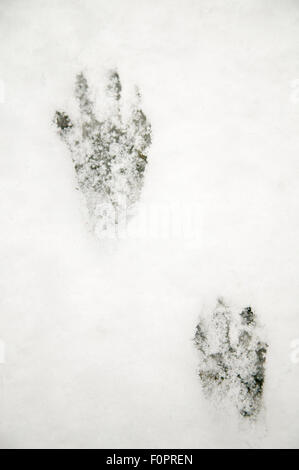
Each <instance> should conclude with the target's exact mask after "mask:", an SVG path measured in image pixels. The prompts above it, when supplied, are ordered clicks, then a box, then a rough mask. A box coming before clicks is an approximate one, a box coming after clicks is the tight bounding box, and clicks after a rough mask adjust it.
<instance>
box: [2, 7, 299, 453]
mask: <svg viewBox="0 0 299 470" xmlns="http://www.w3.org/2000/svg"><path fill="white" fill-rule="evenodd" d="M0 39H1V40H0V57H1V72H0V81H1V85H0V95H1V96H0V113H1V115H0V119H1V126H0V133H1V139H0V148H1V158H0V180H1V184H0V196H1V197H0V222H1V232H0V237H1V243H0V255H1V274H0V289H1V295H0V302H1V306H0V341H1V350H2V352H5V354H2V355H1V357H0V446H1V447H3V448H7V447H8V448H17V447H21V448H31V447H37V448H78V447H82V448H90V447H100V448H111V449H113V448H129V449H130V448H131V449H132V448H144V447H145V448H151V449H153V448H177V449H179V448H194V447H195V448H231V447H237V448H260V447H267V448H287V447H292V448H297V447H298V443H299V400H298V390H299V363H298V361H297V359H298V354H296V350H295V348H296V347H297V346H296V345H297V344H298V338H299V314H298V313H299V312H298V291H299V285H298V280H299V250H298V240H299V218H298V214H299V185H298V176H299V159H298V155H299V132H298V129H299V98H298V79H299V56H298V41H299V3H298V1H297V0H296V1H295V0H271V2H270V1H268V0H243V1H239V0H196V1H195V0H185V1H182V0H159V1H154V0H109V1H108V0H63V1H61V0H44V1H42V2H41V1H39V0H26V1H23V0H1V2H0ZM109 70H117V71H118V73H119V77H120V80H121V85H122V90H121V103H122V106H121V107H122V113H121V116H122V119H123V122H125V121H126V119H127V118H128V117H129V116H130V107H131V104H133V103H134V100H135V98H136V95H135V93H134V86H135V84H137V85H138V86H139V87H140V90H141V92H142V110H143V112H144V114H145V115H146V116H147V117H148V119H149V120H150V124H151V127H152V137H153V139H152V144H151V146H150V148H149V153H148V154H147V153H145V155H146V156H148V164H147V166H146V171H145V177H144V179H143V188H142V191H141V193H140V199H139V201H140V202H139V203H138V210H136V211H135V212H134V214H135V215H134V217H132V219H131V220H130V221H129V222H128V226H131V225H132V224H135V223H136V224H137V222H139V221H140V219H141V218H142V213H141V211H140V210H139V206H140V205H142V206H143V207H145V208H147V207H155V205H159V204H163V207H164V208H165V211H166V215H168V214H169V212H170V209H171V210H172V208H176V207H178V208H180V210H179V211H174V216H177V215H178V213H179V214H180V215H182V216H183V215H184V214H185V213H189V214H191V215H192V216H193V218H194V219H195V218H196V220H197V221H198V222H199V223H198V236H197V238H195V237H193V236H191V235H192V234H191V233H190V236H189V237H186V238H183V237H178V236H177V237H174V236H172V234H173V232H172V230H173V228H172V226H171V225H170V229H169V231H165V233H166V236H165V237H164V234H163V237H162V234H161V232H160V231H159V230H157V231H156V236H155V238H153V237H149V236H148V237H142V236H140V237H139V238H136V239H133V238H132V237H131V238H129V237H128V238H122V239H118V240H116V239H114V240H110V239H108V240H106V239H105V240H99V238H97V237H96V236H95V235H94V234H93V232H92V231H91V230H90V229H89V226H88V221H89V219H90V218H89V215H88V213H87V210H86V201H85V195H84V194H82V189H81V188H80V187H79V182H78V179H77V173H76V170H75V169H74V163H73V162H72V159H71V158H70V151H69V149H68V147H67V146H66V144H65V142H63V141H62V140H61V138H59V136H58V135H57V129H56V128H55V126H54V125H53V124H52V119H53V116H55V112H56V111H59V112H61V113H62V112H64V113H65V114H66V115H67V116H68V117H69V119H70V121H71V123H72V124H73V126H74V127H73V128H72V129H73V130H74V131H75V132H78V129H79V130H80V126H79V127H77V123H78V120H80V116H81V113H80V109H79V107H78V99H77V98H75V97H74V85H75V82H76V76H77V75H78V74H80V73H83V75H84V77H86V79H87V80H88V87H89V88H88V92H89V94H88V96H89V100H90V102H92V103H93V104H94V115H95V116H96V118H97V119H98V121H99V122H104V123H105V122H107V121H106V119H108V118H109V116H110V111H109V109H108V107H109V106H108V102H109V99H108V96H107V90H106V84H107V79H109ZM107 73H108V77H107ZM67 122H68V121H67ZM71 132H72V131H71ZM87 140H88V139H87ZM82 155H83V154H82ZM75 187H78V190H77V191H76V190H75V189H74V188H75ZM132 209H133V208H132ZM136 209H137V208H136ZM167 209H169V212H167ZM188 211H189V212H188ZM165 218H166V217H165ZM176 220H177V219H176V218H175V221H176ZM182 220H183V219H182ZM184 228H185V227H184ZM219 296H222V297H223V298H224V299H225V303H226V304H227V305H228V306H229V308H228V310H229V312H231V314H232V324H234V323H235V318H237V317H238V316H239V314H240V312H242V311H243V310H244V308H246V307H248V306H251V308H252V310H253V311H254V312H255V314H256V316H257V319H258V323H259V324H260V325H264V330H263V331H261V332H260V331H259V334H258V335H257V336H255V334H254V341H255V340H256V338H257V337H260V339H261V341H262V342H266V343H267V344H268V345H269V347H268V349H267V355H266V362H265V381H264V387H263V400H262V401H263V403H262V406H261V409H260V412H259V414H258V419H256V420H254V419H250V418H243V417H241V415H240V413H238V411H236V409H235V405H236V404H237V405H238V403H239V401H238V399H237V398H236V399H233V398H232V397H229V396H227V399H228V402H229V403H228V406H224V405H223V403H224V402H225V398H224V399H223V400H222V399H221V405H220V406H216V405H215V400H207V399H206V398H205V396H204V394H203V392H202V385H203V384H202V381H201V380H200V378H199V376H198V373H197V371H198V369H199V368H200V364H201V361H200V357H199V355H200V351H198V350H197V349H196V348H195V346H194V335H195V328H196V325H197V323H198V320H199V316H200V319H201V318H205V319H206V322H207V326H208V327H209V326H211V324H210V320H209V318H210V315H212V314H213V311H214V309H215V299H217V298H218V297H219ZM201 312H202V313H201ZM236 316H237V317H236ZM242 329H246V328H245V326H244V327H243V326H242ZM210 331H211V332H212V337H213V338H214V334H215V330H214V329H213V327H212V326H211V330H210ZM238 331H239V330H238ZM254 331H256V329H255V328H254ZM208 337H209V341H210V334H209V336H208ZM237 338H238V335H237V336H235V337H234V338H233V347H234V348H236V343H237V342H238V340H237ZM216 349H217V348H216ZM250 370H252V369H251V368H250ZM242 376H243V371H242ZM238 387H240V383H238V382H237V384H236V390H237V391H238ZM234 390H235V389H234ZM216 395H217V393H216Z"/></svg>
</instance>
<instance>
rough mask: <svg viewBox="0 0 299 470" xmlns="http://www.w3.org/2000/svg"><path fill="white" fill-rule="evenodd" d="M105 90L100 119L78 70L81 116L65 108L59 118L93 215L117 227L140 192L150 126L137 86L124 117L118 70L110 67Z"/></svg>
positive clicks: (57, 113) (58, 127)
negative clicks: (103, 106) (104, 109)
mask: <svg viewBox="0 0 299 470" xmlns="http://www.w3.org/2000/svg"><path fill="white" fill-rule="evenodd" d="M105 90H106V105H107V106H106V107H107V110H108V112H106V115H105V116H104V117H102V118H97V117H96V114H95V107H94V103H93V102H92V100H91V99H90V96H89V86H88V83H87V80H86V78H85V76H84V74H83V73H80V74H78V75H77V77H76V85H75V97H76V100H77V102H78V105H79V118H78V119H76V120H74V121H73V120H72V119H71V118H70V117H69V116H68V114H67V113H65V112H64V111H56V113H55V116H54V122H55V124H56V127H57V129H58V133H59V135H60V137H61V138H62V139H63V141H64V142H65V143H66V145H67V147H68V148H69V150H70V153H71V157H72V160H73V163H74V169H75V172H76V177H77V182H78V187H79V189H80V190H81V191H82V193H83V194H84V196H85V199H86V202H87V207H88V209H89V214H90V216H91V218H92V219H93V220H94V221H95V223H99V222H102V225H103V226H107V225H114V226H116V225H117V224H118V223H119V219H120V217H122V216H123V214H125V213H127V212H128V210H129V209H130V207H131V206H132V205H133V204H134V203H135V202H136V201H137V200H138V198H139V196H140V192H141V189H142V186H143V180H144V171H145V167H146V164H147V155H146V153H147V149H148V147H149V146H150V144H151V125H150V123H149V122H148V120H147V118H146V116H145V114H144V113H143V111H142V109H141V107H140V99H141V97H140V93H139V91H138V89H136V93H135V99H134V102H133V104H132V105H131V108H130V110H131V111H130V113H129V116H128V117H126V118H125V117H123V115H122V114H123V113H122V106H121V90H122V87H121V82H120V78H119V75H118V73H117V72H116V71H115V70H111V71H110V72H109V75H108V80H107V84H106V89H105Z"/></svg>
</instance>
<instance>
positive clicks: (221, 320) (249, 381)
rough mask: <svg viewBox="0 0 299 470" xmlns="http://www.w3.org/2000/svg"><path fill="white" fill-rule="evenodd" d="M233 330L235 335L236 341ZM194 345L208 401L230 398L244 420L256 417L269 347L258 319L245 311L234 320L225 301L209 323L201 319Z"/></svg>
mask: <svg viewBox="0 0 299 470" xmlns="http://www.w3.org/2000/svg"><path fill="white" fill-rule="evenodd" d="M232 330H234V331H235V332H236V335H235V338H233V333H232ZM194 342H195V345H196V348H197V349H198V351H199V356H200V367H199V370H198V374H199V377H200V380H201V383H202V386H203V391H204V393H205V395H206V396H207V397H213V396H215V395H217V397H220V398H223V397H225V396H228V397H229V398H230V399H231V400H232V401H234V403H235V405H236V407H237V409H238V410H239V413H240V414H241V416H243V417H250V418H255V417H257V415H258V413H259V411H260V409H261V406H262V397H263V386H264V379H265V360H266V353H267V348H268V345H267V344H266V343H265V342H263V341H261V340H260V339H259V337H258V334H257V322H256V315H255V313H254V312H253V310H252V308H251V307H246V308H244V309H243V310H242V312H241V313H240V314H239V315H238V316H237V318H235V317H234V316H233V315H232V312H231V311H230V309H229V307H228V306H226V305H225V304H224V302H223V300H222V299H218V304H217V307H216V309H215V311H214V312H213V314H212V317H211V319H210V321H209V322H207V321H205V320H204V319H201V320H200V321H199V323H198V325H197V327H196V333H195V338H194Z"/></svg>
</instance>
